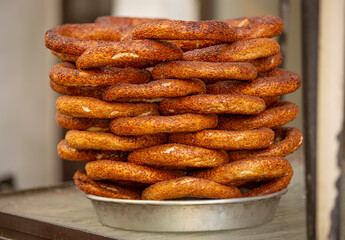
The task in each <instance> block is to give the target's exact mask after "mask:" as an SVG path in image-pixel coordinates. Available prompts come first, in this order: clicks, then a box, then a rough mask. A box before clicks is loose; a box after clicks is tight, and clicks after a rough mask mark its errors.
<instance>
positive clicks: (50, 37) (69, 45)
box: [45, 23, 130, 56]
mask: <svg viewBox="0 0 345 240" xmlns="http://www.w3.org/2000/svg"><path fill="white" fill-rule="evenodd" d="M129 27H130V26H122V25H117V24H107V25H106V24H104V25H103V24H95V23H85V24H65V25H61V26H57V27H54V28H52V29H49V30H48V31H47V32H46V34H45V45H46V47H47V48H49V49H51V50H54V51H56V52H60V53H66V54H70V55H75V56H79V55H81V54H82V53H83V52H84V51H85V50H86V49H88V48H92V47H96V46H100V45H106V44H109V43H111V42H112V41H120V40H121V38H122V36H123V33H124V32H125V31H127V29H128V28H129Z"/></svg>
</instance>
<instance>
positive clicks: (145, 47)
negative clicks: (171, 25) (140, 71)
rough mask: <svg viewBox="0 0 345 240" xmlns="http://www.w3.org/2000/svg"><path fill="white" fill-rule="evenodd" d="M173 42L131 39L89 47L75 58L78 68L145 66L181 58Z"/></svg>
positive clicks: (180, 53)
mask: <svg viewBox="0 0 345 240" xmlns="http://www.w3.org/2000/svg"><path fill="white" fill-rule="evenodd" d="M182 53H183V52H182V50H181V49H180V48H179V47H177V46H176V45H175V44H172V43H169V42H164V41H155V40H133V41H123V42H113V43H112V44H108V45H104V46H98V47H94V48H89V49H88V50H86V51H85V52H84V53H83V54H82V55H81V56H80V57H79V58H78V60H77V62H76V66H77V67H78V68H83V69H84V68H94V67H103V66H108V65H109V66H115V67H147V66H152V65H155V64H157V63H159V62H164V61H174V60H180V59H182Z"/></svg>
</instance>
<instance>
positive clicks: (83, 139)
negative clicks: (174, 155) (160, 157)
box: [65, 130, 167, 151]
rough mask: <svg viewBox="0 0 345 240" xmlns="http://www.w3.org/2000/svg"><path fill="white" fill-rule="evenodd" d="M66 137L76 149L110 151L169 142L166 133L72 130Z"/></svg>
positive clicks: (130, 149)
mask: <svg viewBox="0 0 345 240" xmlns="http://www.w3.org/2000/svg"><path fill="white" fill-rule="evenodd" d="M65 139H66V141H67V143H68V145H70V146H71V147H73V148H76V149H98V150H110V151H133V150H136V149H140V148H145V147H151V146H155V145H159V144H163V143H166V142H167V136H166V135H164V134H157V135H146V136H139V137H137V136H135V137H121V136H116V135H114V134H112V133H104V132H89V131H78V130H70V131H68V132H67V133H66V136H65Z"/></svg>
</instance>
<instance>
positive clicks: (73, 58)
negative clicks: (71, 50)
mask: <svg viewBox="0 0 345 240" xmlns="http://www.w3.org/2000/svg"><path fill="white" fill-rule="evenodd" d="M51 53H52V54H54V55H55V56H57V57H58V58H59V59H60V60H61V61H62V62H71V63H75V62H76V61H77V59H78V57H79V56H78V55H72V54H67V53H60V52H56V51H54V50H51Z"/></svg>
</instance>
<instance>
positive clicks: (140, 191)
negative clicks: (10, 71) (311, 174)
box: [45, 16, 303, 200]
mask: <svg viewBox="0 0 345 240" xmlns="http://www.w3.org/2000/svg"><path fill="white" fill-rule="evenodd" d="M282 30H283V22H282V21H281V19H280V18H279V17H274V16H260V17H252V18H241V19H229V20H224V21H201V22H193V21H177V20H167V19H147V18H120V17H100V18H98V19H97V20H96V22H95V23H91V24H67V25H62V26H58V27H56V28H53V29H50V30H49V31H48V32H47V33H46V38H45V42H46V46H47V47H48V48H50V49H51V50H52V53H53V54H55V55H56V56H58V57H59V59H61V60H62V61H63V62H62V63H59V64H57V65H55V66H54V67H53V68H52V69H51V71H50V79H51V82H50V84H51V87H52V89H53V90H55V91H56V92H59V93H61V94H63V96H61V97H59V98H58V99H57V101H56V106H57V110H58V112H57V115H56V120H57V122H58V124H59V125H61V126H62V127H64V128H66V129H70V130H69V131H68V132H67V134H66V136H65V139H64V140H62V141H61V142H60V143H59V145H58V153H59V156H60V157H61V158H63V159H67V160H75V161H87V164H86V166H85V170H80V171H77V172H76V173H75V175H74V180H75V183H76V185H77V186H78V187H79V188H80V189H81V190H83V191H84V192H86V193H88V194H94V195H98V196H104V197H112V198H124V199H150V200H164V199H176V198H182V197H196V198H214V199H220V198H236V197H250V196H257V195H263V194H269V193H273V192H277V191H279V190H282V189H283V188H285V187H287V185H288V184H289V182H290V180H291V177H292V175H293V170H292V168H291V165H290V163H289V162H288V161H287V160H286V159H285V158H284V157H285V156H287V155H289V154H291V153H292V152H294V151H295V150H297V149H298V148H299V147H300V146H301V144H302V142H303V138H302V135H301V133H300V131H299V130H298V129H296V128H292V127H282V126H283V125H285V124H286V123H288V122H290V121H292V120H294V119H295V118H296V117H297V115H298V107H297V105H295V104H294V103H291V102H287V101H280V100H279V96H281V95H284V94H288V93H291V92H293V91H295V90H297V89H298V88H299V86H300V84H301V80H300V77H299V76H298V75H297V74H295V73H293V72H290V71H287V70H283V69H277V67H279V65H280V64H281V62H282V56H281V54H280V47H279V44H278V43H277V42H276V41H275V40H274V39H272V38H271V37H274V36H276V35H279V34H280V33H281V32H282ZM240 188H241V190H240Z"/></svg>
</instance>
